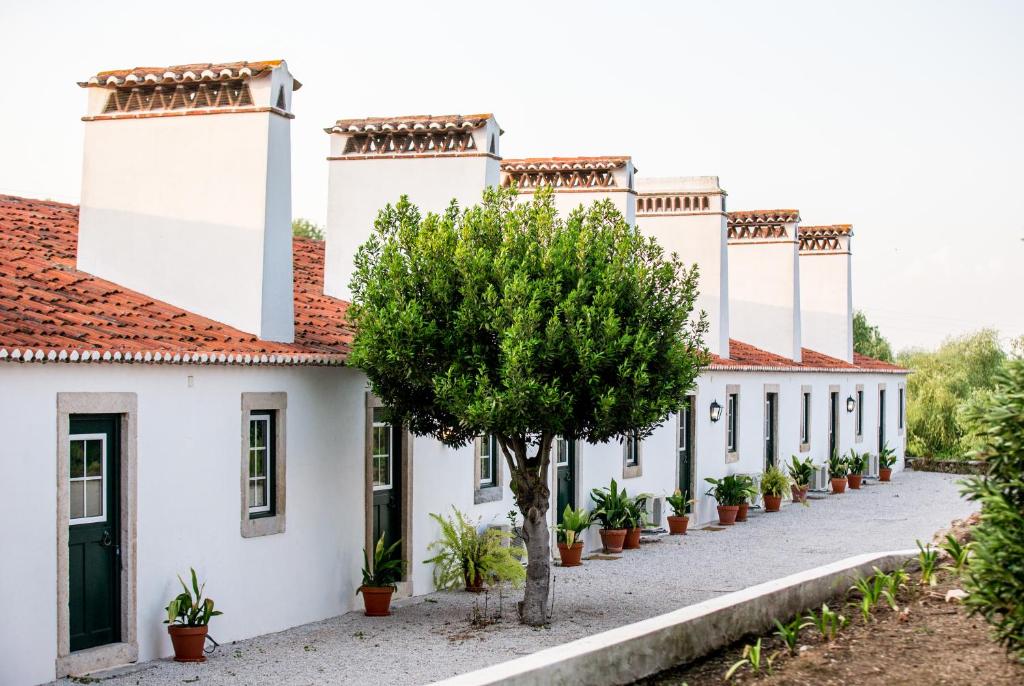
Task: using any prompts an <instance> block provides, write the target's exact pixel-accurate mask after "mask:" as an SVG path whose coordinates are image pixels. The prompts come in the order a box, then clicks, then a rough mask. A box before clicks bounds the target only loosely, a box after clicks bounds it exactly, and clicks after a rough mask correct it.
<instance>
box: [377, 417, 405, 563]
mask: <svg viewBox="0 0 1024 686" xmlns="http://www.w3.org/2000/svg"><path fill="white" fill-rule="evenodd" d="M371 412H373V427H372V431H371V444H370V445H371V452H370V459H371V461H372V465H371V466H372V472H373V540H374V544H376V541H377V540H379V539H380V537H381V534H383V535H384V543H385V545H391V544H392V543H394V542H395V541H397V540H398V539H400V538H401V537H402V446H401V443H402V432H401V431H397V430H395V427H393V426H391V424H389V423H388V422H386V421H385V416H384V408H382V407H375V408H373V409H372V410H371Z"/></svg>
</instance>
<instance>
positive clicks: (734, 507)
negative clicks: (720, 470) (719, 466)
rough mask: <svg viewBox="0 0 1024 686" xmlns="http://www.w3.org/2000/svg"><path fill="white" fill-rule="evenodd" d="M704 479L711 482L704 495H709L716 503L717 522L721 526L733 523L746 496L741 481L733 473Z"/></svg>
mask: <svg viewBox="0 0 1024 686" xmlns="http://www.w3.org/2000/svg"><path fill="white" fill-rule="evenodd" d="M704 480H705V481H706V482H708V483H709V484H711V488H709V489H708V490H707V493H706V495H709V496H711V497H712V498H714V499H715V502H717V503H718V523H719V524H721V525H723V526H729V525H732V524H735V523H736V515H737V513H738V512H739V509H740V503H742V502H744V501H745V500H746V498H747V490H746V487H745V486H744V485H743V482H742V481H741V480H740V479H739V477H737V476H736V475H735V474H730V475H728V476H725V477H722V478H721V479H712V478H710V477H709V478H706V479H704Z"/></svg>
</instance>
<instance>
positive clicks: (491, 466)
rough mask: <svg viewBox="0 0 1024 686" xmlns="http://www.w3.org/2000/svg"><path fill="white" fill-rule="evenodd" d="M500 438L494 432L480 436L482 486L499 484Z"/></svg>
mask: <svg viewBox="0 0 1024 686" xmlns="http://www.w3.org/2000/svg"><path fill="white" fill-rule="evenodd" d="M497 459H498V440H497V439H496V438H495V437H494V434H488V435H487V436H482V437H481V438H480V488H494V487H495V486H497V485H498V470H497V465H495V462H496V461H497Z"/></svg>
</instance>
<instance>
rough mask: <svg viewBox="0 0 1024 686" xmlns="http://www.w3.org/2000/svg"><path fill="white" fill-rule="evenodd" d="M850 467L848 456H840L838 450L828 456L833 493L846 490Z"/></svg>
mask: <svg viewBox="0 0 1024 686" xmlns="http://www.w3.org/2000/svg"><path fill="white" fill-rule="evenodd" d="M848 469H849V468H848V467H847V465H846V458H844V457H842V456H840V455H839V453H838V452H834V453H832V457H830V458H828V475H829V481H830V482H831V484H832V492H833V493H845V492H846V473H847V471H848Z"/></svg>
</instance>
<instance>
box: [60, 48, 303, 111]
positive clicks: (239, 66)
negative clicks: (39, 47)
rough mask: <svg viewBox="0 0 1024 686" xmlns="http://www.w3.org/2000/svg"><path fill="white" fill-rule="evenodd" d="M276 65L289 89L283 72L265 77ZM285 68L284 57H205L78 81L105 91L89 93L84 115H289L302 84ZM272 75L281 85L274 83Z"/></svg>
mask: <svg viewBox="0 0 1024 686" xmlns="http://www.w3.org/2000/svg"><path fill="white" fill-rule="evenodd" d="M275 70H280V71H281V72H283V73H284V74H285V75H287V77H288V80H289V81H290V84H289V87H288V88H287V89H286V88H284V85H283V81H284V80H285V79H283V78H278V79H269V78H263V77H269V76H270V75H271V74H272V73H273V72H274V71H275ZM287 72H288V67H287V65H286V64H285V61H284V60H264V61H260V62H224V63H210V62H206V63H199V64H180V65H177V66H171V67H135V68H134V69H114V70H109V71H101V72H99V73H97V74H95V75H94V76H90V77H89V78H88V79H87V80H85V81H79V82H78V85H79V86H81V87H82V88H94V89H98V90H100V91H101V92H100V94H98V95H97V96H95V97H93V96H90V101H89V108H88V114H87V116H86V117H84V120H85V121H92V120H94V119H110V118H120V117H139V116H155V115H157V114H161V115H167V114H171V115H179V114H185V113H187V112H190V111H197V112H203V113H207V114H209V113H221V112H247V111H253V110H256V111H268V110H273V111H275V112H277V113H278V114H282V115H285V116H287V117H291V116H292V115H291V114H289V112H288V109H289V103H290V100H291V92H292V91H296V90H298V89H299V88H301V87H302V84H301V83H299V81H298V80H296V79H294V78H291V75H290V74H288V73H287ZM255 79H259V80H260V81H261V82H265V84H261V85H262V87H261V88H257V87H256V86H254V85H253V84H252V82H253V81H254V80H255ZM271 81H274V83H275V84H276V85H277V88H273V89H272V88H271ZM102 91H109V93H103V92H102ZM254 91H255V92H254ZM286 91H287V92H286Z"/></svg>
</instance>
